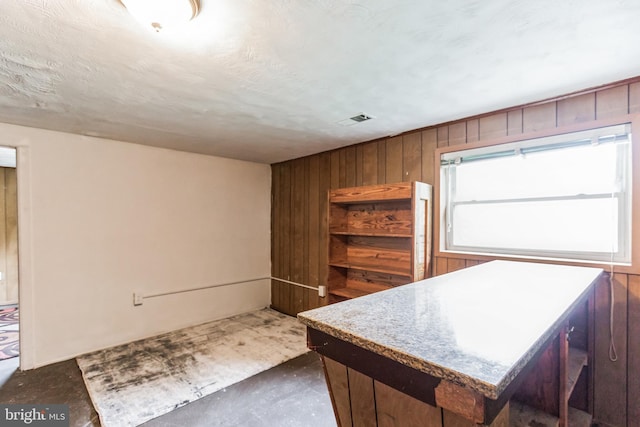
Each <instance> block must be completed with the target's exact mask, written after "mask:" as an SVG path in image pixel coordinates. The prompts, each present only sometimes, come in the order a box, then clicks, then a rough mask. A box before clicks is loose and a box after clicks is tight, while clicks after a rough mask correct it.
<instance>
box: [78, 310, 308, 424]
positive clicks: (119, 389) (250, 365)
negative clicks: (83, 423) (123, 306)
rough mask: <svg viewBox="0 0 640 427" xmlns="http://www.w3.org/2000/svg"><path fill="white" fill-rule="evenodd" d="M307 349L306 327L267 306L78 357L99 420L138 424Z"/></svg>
mask: <svg viewBox="0 0 640 427" xmlns="http://www.w3.org/2000/svg"><path fill="white" fill-rule="evenodd" d="M306 351H307V347H306V335H305V328H304V326H303V325H302V324H300V323H299V322H298V321H297V320H296V319H295V318H293V317H289V316H286V315H284V314H281V313H278V312H277V311H274V310H270V309H262V310H258V311H255V312H252V313H247V314H242V315H238V316H234V317H231V318H228V319H223V320H218V321H215V322H210V323H205V324H202V325H198V326H194V327H191V328H186V329H181V330H178V331H175V332H170V333H167V334H163V335H160V336H157V337H153V338H149V339H145V340H140V341H136V342H133V343H130V344H126V345H121V346H117V347H113V348H110V349H107V350H102V351H98V352H94V353H90V354H86V355H83V356H80V357H78V358H77V361H78V366H80V370H81V371H82V374H83V376H84V381H85V383H86V385H87V389H88V390H89V395H90V396H91V399H92V401H93V404H94V406H95V408H96V411H97V412H98V414H99V415H100V421H101V422H102V425H103V426H105V427H110V426H123V427H124V426H137V425H140V424H142V423H144V422H145V421H148V420H150V419H152V418H156V417H158V416H160V415H163V414H166V413H167V412H170V411H172V410H173V409H177V408H179V407H181V406H184V405H186V404H188V403H189V402H192V401H194V400H196V399H199V398H201V397H204V396H206V395H209V394H211V393H213V392H215V391H218V390H221V389H223V388H225V387H227V386H230V385H231V384H235V383H237V382H239V381H242V380H244V379H246V378H248V377H250V376H252V375H255V374H258V373H260V372H262V371H265V370H267V369H269V368H272V367H274V366H276V365H279V364H280V363H283V362H285V361H287V360H289V359H293V358H294V357H297V356H299V355H301V354H304V353H305V352H306Z"/></svg>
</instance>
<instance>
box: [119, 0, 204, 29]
mask: <svg viewBox="0 0 640 427" xmlns="http://www.w3.org/2000/svg"><path fill="white" fill-rule="evenodd" d="M120 1H121V2H122V4H124V5H125V7H126V8H127V10H128V11H129V13H131V14H132V15H133V16H134V17H135V18H136V19H137V20H138V21H140V22H141V23H142V24H143V25H144V26H147V27H150V28H151V29H153V30H154V31H158V32H159V31H162V30H163V29H167V28H174V27H178V26H180V25H182V24H184V23H186V22H189V21H190V20H192V19H193V18H195V17H196V15H198V11H199V10H200V1H199V0H120Z"/></svg>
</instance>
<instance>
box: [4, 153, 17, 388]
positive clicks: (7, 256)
mask: <svg viewBox="0 0 640 427" xmlns="http://www.w3.org/2000/svg"><path fill="white" fill-rule="evenodd" d="M17 190H18V184H17V174H16V149H15V148H10V147H0V384H2V383H3V382H4V381H3V379H4V378H3V377H4V376H7V375H11V374H12V373H13V372H14V371H15V370H16V369H18V366H19V363H20V361H19V348H20V345H19V344H20V328H19V317H20V305H19V298H18V297H19V295H18V289H19V285H18V284H19V277H18V196H17V194H18V191H17Z"/></svg>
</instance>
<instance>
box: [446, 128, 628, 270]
mask: <svg viewBox="0 0 640 427" xmlns="http://www.w3.org/2000/svg"><path fill="white" fill-rule="evenodd" d="M630 127H631V125H630V124H623V125H616V126H608V127H603V128H598V129H591V130H587V131H580V132H572V133H566V134H562V135H555V136H551V137H544V138H536V139H529V140H524V141H518V142H512V143H507V144H499V145H493V146H490V147H482V148H473V149H467V150H463V151H455V152H446V153H442V154H441V156H440V214H441V215H440V218H441V223H440V248H441V251H442V250H443V251H448V252H463V253H477V254H490V255H513V256H524V257H538V258H546V259H549V258H552V259H565V260H567V259H570V260H581V261H597V262H605V263H610V262H613V263H617V264H626V265H628V264H630V263H631V133H630V130H631V129H630Z"/></svg>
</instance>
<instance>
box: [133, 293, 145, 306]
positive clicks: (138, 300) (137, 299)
mask: <svg viewBox="0 0 640 427" xmlns="http://www.w3.org/2000/svg"><path fill="white" fill-rule="evenodd" d="M143 299H144V297H143V296H142V294H141V293H140V292H134V293H133V305H142V300H143Z"/></svg>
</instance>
